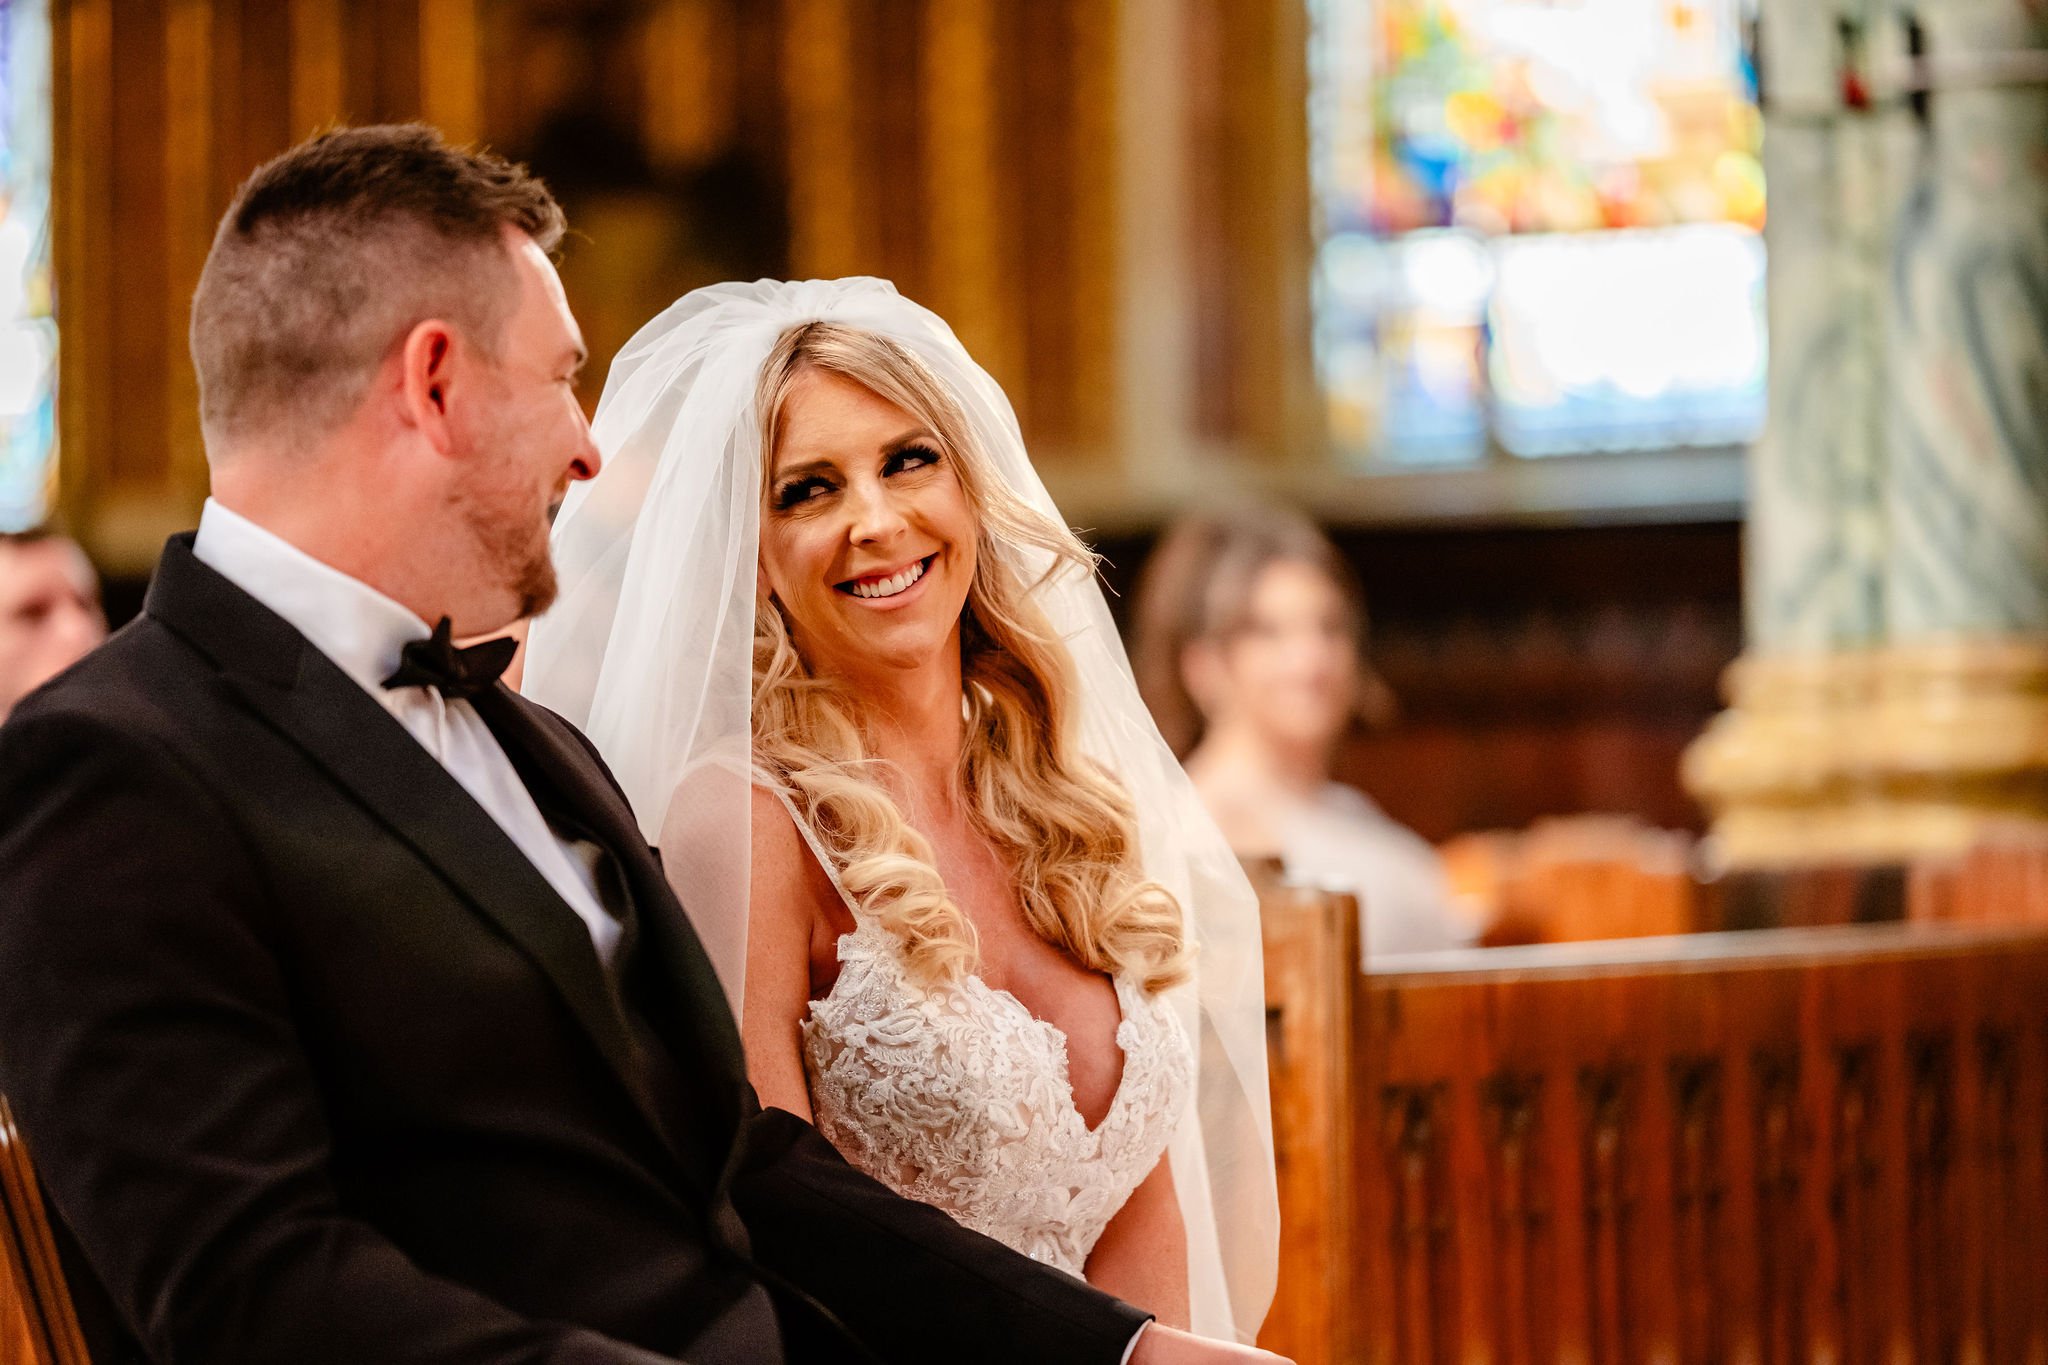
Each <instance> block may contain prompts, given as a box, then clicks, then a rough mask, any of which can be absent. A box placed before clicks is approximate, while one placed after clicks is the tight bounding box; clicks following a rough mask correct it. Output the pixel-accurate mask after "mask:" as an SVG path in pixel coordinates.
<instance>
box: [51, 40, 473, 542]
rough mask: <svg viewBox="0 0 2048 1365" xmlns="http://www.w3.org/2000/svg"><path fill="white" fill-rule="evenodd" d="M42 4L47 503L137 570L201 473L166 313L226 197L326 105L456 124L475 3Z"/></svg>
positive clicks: (186, 287) (460, 124)
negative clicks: (52, 226) (55, 305)
mask: <svg viewBox="0 0 2048 1365" xmlns="http://www.w3.org/2000/svg"><path fill="white" fill-rule="evenodd" d="M56 20H57V21H56V26H55V51H54V59H55V104H56V124H55V133H56V171H57V177H58V185H57V209H58V223H57V262H56V264H57V278H58V290H59V295H60V307H61V309H62V316H63V327H64V332H63V342H62V345H63V366H64V371H63V375H64V377H63V384H62V388H61V391H60V396H59V403H60V416H59V420H60V425H61V433H62V441H63V473H62V476H61V493H60V496H61V505H62V507H63V511H64V514H65V516H66V519H67V520H68V521H70V522H71V524H72V525H73V526H74V527H75V528H76V529H77V530H78V531H79V533H80V534H81V535H82V537H83V538H84V539H85V541H86V543H87V544H88V546H89V548H91V549H92V550H93V552H94V553H95V555H96V557H97V558H98V559H99V560H100V561H101V563H102V565H103V567H105V568H106V569H107V570H109V571H110V572H112V573H113V574H115V575H117V576H118V575H124V574H139V573H141V572H143V571H145V570H146V569H147V568H148V566H149V565H150V564H152V563H153V562H154V561H155V558H156V555H157V552H158V550H159V549H160V547H161V542H162V538H163V536H164V535H166V534H167V533H169V532H171V531H174V530H178V529H181V528H183V527H186V526H189V525H191V524H192V521H193V520H194V518H195V517H196V514H197V511H198V505H199V501H200V499H201V497H202V496H203V495H204V491H205V486H206V468H205V457H204V450H203V448H202V446H201V443H200V439H199V432H198V417H197V399H198V395H197V389H196V384H195V381H194V378H193V375H192V370H191V362H190V359H189V355H188V351H187V346H186V328H187V322H188V310H189V305H190V301H191V295H192V289H193V286H194V285H195V284H196V283H197V281H198V277H199V271H200V267H201V266H202V265H203V263H204V261H205V257H206V250H207V247H208V245H209V244H210V243H211V241H212V236H213V230H214V226H215V223H216V222H217V220H218V218H219V215H220V213H221V211H222V209H223V208H225V206H226V204H227V201H228V198H229V196H230V195H231V194H232V193H233V190H234V188H235V186H236V185H238V184H239V183H240V182H241V180H242V179H243V178H244V177H245V176H246V175H247V174H248V173H249V172H250V171H251V170H253V169H254V168H255V167H256V165H257V164H258V163H259V162H261V161H262V160H263V159H264V158H266V157H269V156H271V155H274V154H275V153H277V152H279V151H282V150H283V149H284V148H285V147H286V146H288V145H290V143H291V142H292V141H294V140H296V139H298V138H301V137H304V136H306V135H308V134H310V133H312V132H314V131H317V130H318V129H320V128H322V127H326V126H328V125H330V124H333V123H335V122H338V121H353V122H369V121H375V120H392V119H403V118H411V117H417V116H419V115H420V114H421V112H422V111H423V109H425V110H426V111H427V112H429V113H431V114H432V115H433V116H434V117H436V118H438V119H440V120H442V121H443V122H444V123H445V124H446V125H447V127H448V131H450V132H451V133H452V134H454V135H455V136H457V137H463V136H467V135H473V134H474V133H475V132H476V131H477V126H478V120H479V117H480V115H479V109H480V77H479V51H478V37H477V24H476V4H475V0H376V3H366V4H362V5H344V4H342V3H341V0H288V3H286V4H284V5H274V4H263V3H258V0H134V2H133V3H123V4H120V5H118V6H117V5H115V4H113V3H111V0H68V3H65V4H61V5H59V6H57V8H56ZM428 87H431V89H432V91H433V94H432V96H431V98H427V97H426V96H424V95H423V89H425V88H428Z"/></svg>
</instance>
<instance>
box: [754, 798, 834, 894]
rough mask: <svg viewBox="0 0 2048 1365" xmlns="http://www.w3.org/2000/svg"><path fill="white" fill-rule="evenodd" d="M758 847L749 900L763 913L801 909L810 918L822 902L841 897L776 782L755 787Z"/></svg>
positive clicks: (755, 842) (755, 837) (756, 847)
mask: <svg viewBox="0 0 2048 1365" xmlns="http://www.w3.org/2000/svg"><path fill="white" fill-rule="evenodd" d="M751 824H752V826H753V830H752V835H753V848H752V857H751V859H750V860H749V862H750V866H749V869H748V872H749V880H750V882H751V884H752V887H753V894H752V896H751V897H750V900H751V902H752V905H753V914H754V916H755V917H756V918H757V919H758V918H759V917H760V916H761V914H762V913H763V911H768V912H769V913H791V912H798V913H800V914H801V915H802V917H804V918H808V917H809V916H810V915H811V914H812V913H815V912H816V911H817V910H818V909H819V908H820V907H821V906H830V905H834V904H836V903H837V902H838V893H837V892H836V891H834V890H833V888H832V879H831V878H830V877H828V876H827V875H825V869H824V868H823V867H820V866H819V865H818V859H817V855H815V854H814V853H812V852H811V846H810V845H809V844H808V843H806V842H805V841H804V837H803V834H802V833H801V832H800V831H799V830H798V829H797V827H796V814H795V812H793V811H792V810H790V808H789V807H788V806H787V805H786V804H784V802H783V800H782V798H781V797H780V796H778V795H777V794H776V793H775V791H774V790H773V789H772V788H769V787H765V786H761V785H758V784H757V785H756V786H755V787H754V810H753V820H752V821H751Z"/></svg>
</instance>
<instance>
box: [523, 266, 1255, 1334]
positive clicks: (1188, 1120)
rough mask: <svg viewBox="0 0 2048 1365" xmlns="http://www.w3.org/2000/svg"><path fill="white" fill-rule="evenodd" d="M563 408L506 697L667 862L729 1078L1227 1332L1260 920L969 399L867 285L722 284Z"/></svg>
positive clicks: (1088, 596)
mask: <svg viewBox="0 0 2048 1365" xmlns="http://www.w3.org/2000/svg"><path fill="white" fill-rule="evenodd" d="M594 431H595V434H596V438H597V441H598V444H599V445H600V447H601V448H602V449H603V450H604V451H605V452H606V456H607V461H606V469H605V471H604V473H603V474H602V475H601V476H600V477H599V478H598V479H597V480H595V481H594V482H592V483H590V484H586V485H582V486H579V487H578V488H577V489H576V490H575V491H574V492H573V493H572V494H571V497H570V500H569V502H568V503H567V504H565V506H564V508H563V510H562V514H561V516H560V518H559V519H558V521H557V526H556V559H557V563H558V565H559V567H560V570H561V573H562V589H563V590H562V596H561V599H560V602H559V604H558V605H557V607H556V608H555V610H554V611H553V612H551V613H550V614H549V615H548V616H546V617H544V618H542V620H540V621H539V622H537V623H536V625H535V627H534V629H533V632H532V637H531V639H530V641H529V645H528V648H529V652H530V657H529V661H528V664H527V673H526V690H527V691H528V693H529V694H531V695H532V696H534V697H535V698H536V699H537V700H539V701H541V702H543V703H545V704H547V705H549V706H552V707H554V708H555V709H556V710H558V711H560V712H562V713H563V714H564V715H566V716H567V717H568V718H569V719H570V720H572V721H574V722H575V723H577V724H578V725H580V726H581V727H582V728H583V729H584V730H585V732H586V733H587V734H589V735H590V737H591V738H592V739H593V741H595V742H596V743H597V745H598V747H599V748H600V750H601V751H602V752H603V754H604V756H605V758H606V760H607V761H608V762H609V763H610V764H611V766H612V767H613V769H614V771H615V773H616V774H617V776H618V777H619V780H620V782H621V784H622V786H624V788H625V790H626V793H627V795H628V797H629V798H630V799H631V800H632V801H633V804H634V808H635V810H636V811H637V812H638V813H639V816H640V819H641V822H642V824H643V827H644V828H645V830H646V832H647V833H648V835H649V837H650V840H651V841H652V842H654V843H655V844H656V845H657V847H659V848H660V849H661V851H662V852H663V855H664V858H665V863H666V866H667V870H668V873H669V876H670V878H671V880H672V881H673V882H674V883H675V884H676V889H677V891H678V893H679V895H680V897H681V899H682V901H683V904H684V906H685V907H686V908H687V909H689V911H690V913H691V915H692V917H693V919H695V920H696V922H697V925H698V928H699V931H700V934H701V935H702V937H703V938H704V939H705V942H706V946H707V948H709V949H710V951H711V952H712V955H713V958H714V961H716V962H717V964H718V966H719V970H720V974H721V978H722V980H723V982H724V984H725V986H726V989H727V992H728V994H729V995H730V996H731V997H732V998H733V1000H735V1001H736V1002H738V1004H739V1014H740V1017H741V1026H742V1030H743V1033H744V1036H745V1040H746V1044H747V1053H748V1059H749V1069H750V1073H751V1075H752V1078H753V1080H754V1083H755V1086H756V1088H757V1090H758V1091H759V1093H760V1097H761V1101H762V1103H763V1104H765V1105H772V1106H776V1107H780V1108H783V1109H787V1110H790V1111H791V1112H793V1113H796V1114H799V1115H802V1116H804V1117H806V1118H809V1119H811V1120H812V1121H813V1122H815V1123H816V1124H817V1126H818V1127H819V1129H820V1130H821V1131H822V1132H823V1133H824V1134H825V1135H826V1136H827V1137H828V1138H830V1139H831V1140H832V1141H833V1143H834V1144H835V1145H836V1146H838V1147H839V1148H840V1149H841V1151H842V1152H844V1153H845V1155H846V1156H847V1157H848V1158H849V1160H851V1161H852V1162H853V1163H854V1164H855V1165H857V1166H860V1167H861V1168H862V1169H864V1170H866V1171H867V1172H868V1173H869V1174H870V1175H873V1176H875V1177H876V1178H877V1179H880V1180H882V1181H884V1182H885V1183H887V1184H889V1185H890V1186H892V1187H893V1188H895V1189H897V1190H898V1191H900V1192H901V1193H903V1194H905V1195H908V1196H910V1197H912V1198H916V1199H921V1200H924V1201H925V1202H928V1203H931V1204H934V1205H936V1206H938V1207H940V1208H942V1209H944V1210H945V1211H947V1212H948V1213H950V1214H951V1215H952V1216H953V1217H955V1218H956V1219H958V1220H959V1221H960V1222H962V1223H963V1224H966V1225H967V1226H969V1227H972V1228H975V1229H977V1230H979V1231H981V1232H984V1233H986V1234H988V1235H989V1236H992V1237H995V1238H998V1239H999V1240H1002V1241H1004V1242H1006V1243H1008V1244H1009V1245H1011V1246H1012V1247H1014V1248H1016V1249H1017V1250H1019V1251H1022V1252H1024V1253H1025V1254H1027V1255H1030V1256H1032V1257H1034V1258H1036V1259H1038V1260H1040V1261H1043V1262H1046V1263H1049V1264H1052V1265H1055V1266H1058V1267H1061V1268H1063V1269H1066V1270H1068V1271H1070V1272H1072V1273H1074V1274H1076V1275H1080V1276H1084V1277H1085V1278H1087V1279H1088V1280H1089V1281H1090V1282H1091V1283H1093V1284H1096V1285H1098V1286H1099V1287H1101V1288H1103V1289H1105V1290H1107V1291H1109V1292H1111V1293H1113V1294H1116V1295H1118V1296H1119V1297H1122V1298H1124V1299H1126V1300H1128V1301H1130V1302H1132V1303H1135V1304H1137V1305H1139V1306H1140V1307H1143V1308H1145V1309H1148V1310H1149V1311H1151V1312H1153V1313H1155V1314H1157V1315H1158V1317H1159V1319H1160V1321H1161V1322H1163V1323H1165V1324H1167V1325H1170V1326H1178V1327H1192V1329H1193V1330H1195V1331H1196V1332H1198V1333H1200V1334H1202V1335H1206V1336H1211V1337H1216V1338H1219V1339H1222V1340H1242V1341H1247V1342H1248V1341H1250V1340H1251V1338H1252V1336H1253V1335H1254V1334H1255V1333H1256V1331H1257V1328H1258V1325H1259V1321H1260V1319H1261V1318H1262V1317H1263V1315H1264V1311H1265V1308H1266V1305H1267V1303H1268V1302H1269V1300H1270V1297H1271V1292H1272V1288H1273V1272H1274V1258H1275V1251H1276V1241H1277V1209H1276V1206H1275V1198H1274V1188H1273V1177H1272V1157H1271V1138H1270V1126H1269V1119H1268V1115H1267V1109H1266V1089H1265V1066H1264V1055H1263V1046H1264V1043H1263V999H1262V995H1261V981H1260V963H1259V956H1258V928H1257V922H1256V906H1255V903H1254V902H1253V900H1252V898H1251V893H1250V891H1249V888H1248V887H1247V885H1246V884H1245V882H1244V879H1243V876H1242V874H1241V873H1240V872H1239V871H1238V870H1237V867H1236V864H1235V861H1234V860H1233V859H1232V858H1231V856H1230V853H1229V851H1228V849H1227V847H1226V846H1225V845H1224V844H1223V842H1222V840H1221V839H1220V837H1219V836H1217V835H1216V833H1215V831H1214V828H1213V826H1211V825H1210V824H1209V822H1208V820H1207V818H1206V817H1205V816H1204V815H1202V813H1201V811H1200V807H1199V805H1198V803H1197V801H1196V798H1195V796H1194V794H1193V790H1192V788H1191V787H1190V786H1189V785H1188V783H1187V781H1186V779H1185V778H1184V776H1183V775H1182V774H1181V773H1180V770H1179V769H1178V767H1177V766H1176V765H1175V764H1174V762H1173V759H1172V756H1171V754H1170V753H1169V752H1168V751H1167V749H1166V747H1165V745H1164V743H1163V742H1162V741H1161V740H1160V738H1159V736H1158V734H1157V732H1156V730H1155V729H1154V728H1153V727H1152V725H1151V723H1150V721H1149V719H1148V718H1147V716H1146V712H1145V710H1144V708H1143V705H1142V703H1141V702H1140V701H1139V700H1138V696H1137V691H1136V688H1135V685H1134V684H1133V682H1132V679H1131V675H1130V670H1129V666H1128V664H1127V663H1126V662H1125V659H1124V656H1123V652H1122V649H1121V646H1120V645H1119V644H1118V643H1117V639H1116V635H1115V632H1114V629H1113V627H1112V625H1111V623H1110V620H1109V616H1108V612H1107V609H1106V607H1105V605H1104V603H1103V601H1102V597H1101V594H1100V592H1099V590H1098V589H1097V588H1096V587H1095V584H1094V580H1093V576H1092V570H1093V561H1092V558H1091V556H1090V555H1089V553H1088V552H1087V551H1086V550H1085V549H1084V548H1083V547H1082V546H1081V544H1080V542H1079V541H1078V540H1076V539H1075V538H1074V536H1073V534H1072V533H1071V532H1070V531H1069V530H1067V528H1066V527H1065V526H1064V525H1063V524H1062V523H1061V522H1060V521H1059V519H1058V516H1057V514H1056V512H1055V511H1054V509H1053V506H1052V503H1051V501H1050V499H1049V498H1048V497H1047V496H1046V494H1045V491H1044V488H1043V486H1042V484H1041V483H1040V482H1039V480H1038V478H1037V476H1036V474H1035V473H1034V472H1033V470H1032V469H1031V466H1030V463H1029V460H1028V458H1027V457H1026V455H1025V453H1024V449H1023V443H1022V440H1021V438H1020V436H1019V434H1018V430H1017V426H1016V421H1015V418H1014V416H1013V415H1012V413H1011V411H1010V407H1009V404H1008V401H1007V400H1006V399H1005V398H1004V397H1003V395H1002V393H1001V390H1000V389H999V388H998V387H997V386H996V385H995V384H994V382H993V381H992V380H990V379H989V378H988V376H987V375H986V374H985V373H984V372H983V371H982V370H981V369H980V368H979V367H978V366H976V365H975V364H974V362H973V361H972V360H971V359H970V358H969V357H968V356H967V354H966V353H965V351H964V350H963V349H962V348H961V347H960V345H959V343H958V342H957V341H956V340H955V339H954V337H953V335H952V333H951V331H950V330H948V329H947V328H946V326H945V325H944V323H942V322H941V321H939V319H937V318H936V317H934V316H933V315H932V314H930V313H928V312H926V311H925V310H924V309H922V308H919V307H917V306H916V305H915V304H912V303H910V302H908V301H907V300H904V299H903V298H901V297H900V296H898V295H897V294H896V292H895V290H894V289H893V287H891V286H890V285H888V284H886V283H884V282H882V281H878V280H865V279H855V280H842V281H812V282H807V283H801V284H782V283H776V282H767V281H764V282H761V283H758V284H753V285H719V286H715V287H713V288H710V289H704V290H699V291H697V292H695V293H693V294H691V295H689V296H687V297H685V298H684V299H682V300H681V301H680V302H678V303H677V304H676V305H674V306H673V307H672V308H670V309H669V310H668V311H667V312H665V313H663V314H662V315H661V316H660V317H658V318H656V319H655V320H654V321H653V322H651V323H650V324H648V326H647V327H646V328H644V329H643V330H642V331H641V332H640V334H639V335H638V336H636V337H635V338H634V339H633V341H632V342H630V343H629V344H628V345H627V346H626V348H625V349H624V350H623V351H622V352H621V353H620V355H619V356H618V358H617V359H616V360H615V361H614V363H613V366H612V370H611V374H610V377H609V378H608V380H607V383H606V387H605V393H604V397H603V399H602V401H601V402H600V404H599V407H598V415H597V418H596V421H595V423H594ZM749 569H751V570H752V572H751V573H749V572H748V570H749Z"/></svg>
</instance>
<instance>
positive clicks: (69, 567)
mask: <svg viewBox="0 0 2048 1365" xmlns="http://www.w3.org/2000/svg"><path fill="white" fill-rule="evenodd" d="M106 637H107V618H106V615H105V613H104V612H102V611H101V609H100V585H99V576H98V575H97V574H96V573H94V572H93V567H92V562H91V561H90V560H88V559H87V558H86V557H85V551H83V550H81V549H79V548H78V546H77V545H76V544H75V543H73V542H72V541H71V540H69V539H67V538H66V537H64V536H59V535H54V534H52V533H50V532H48V531H16V532H0V720H5V719H6V718H7V713H8V712H9V711H11V710H13V709H14V704H15V703H16V702H18V701H20V700H21V699H22V698H23V697H25V696H27V695H28V694H29V693H31V692H33V691H35V690H36V689H37V688H38V687H41V686H42V685H43V684H44V683H46V682H48V681H49V680H50V679H51V678H53V677H55V676H56V675H57V674H59V673H61V672H63V671H64V670H65V669H67V668H69V667H70V666H71V665H72V664H74V663H76V662H78V660H79V659H81V658H83V657H84V656H85V654H86V652H87V651H88V650H90V649H92V648H93V647H94V646H95V645H97V644H99V642H100V641H101V640H104V639H105V638H106Z"/></svg>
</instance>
